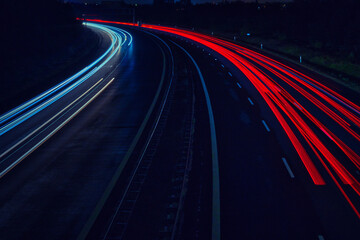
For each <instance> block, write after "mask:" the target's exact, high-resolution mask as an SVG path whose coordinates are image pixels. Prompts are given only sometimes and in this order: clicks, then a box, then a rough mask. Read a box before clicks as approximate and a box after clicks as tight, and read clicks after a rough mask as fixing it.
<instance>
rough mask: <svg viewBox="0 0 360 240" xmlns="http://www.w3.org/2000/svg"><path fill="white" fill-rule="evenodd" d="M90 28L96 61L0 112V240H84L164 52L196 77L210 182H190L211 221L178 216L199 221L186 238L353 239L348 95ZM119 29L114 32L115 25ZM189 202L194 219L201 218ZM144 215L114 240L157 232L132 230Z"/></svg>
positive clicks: (220, 45)
mask: <svg viewBox="0 0 360 240" xmlns="http://www.w3.org/2000/svg"><path fill="white" fill-rule="evenodd" d="M91 21H93V22H101V23H103V24H105V23H106V24H107V25H90V24H89V23H88V25H89V27H92V28H94V29H96V31H102V34H106V35H108V37H109V38H110V39H111V46H109V47H108V50H107V51H106V52H105V53H104V55H103V56H101V57H100V58H99V59H98V60H96V61H95V62H94V63H92V64H91V65H89V66H88V67H86V68H84V69H83V70H82V71H80V72H79V73H77V74H75V75H74V76H72V77H70V78H68V79H66V80H64V81H63V82H61V83H60V84H58V85H57V86H55V87H53V88H51V89H49V90H48V91H46V92H44V93H43V94H41V95H39V96H37V97H35V98H33V99H32V100H30V101H28V102H26V103H24V104H22V105H20V106H19V107H17V108H15V109H13V110H11V111H9V112H8V113H5V114H3V115H1V116H0V142H1V145H0V154H1V155H0V177H1V179H0V180H1V182H0V187H1V188H2V189H3V195H2V197H0V202H1V203H2V207H1V208H0V213H1V215H2V218H0V226H1V228H0V231H1V233H6V234H8V235H7V236H12V237H13V238H24V236H32V237H35V238H36V239H40V238H43V239H49V238H51V239H67V238H74V237H75V236H81V238H80V239H82V238H84V237H88V238H90V239H91V237H93V236H92V235H87V234H88V233H89V231H90V229H91V227H93V225H92V224H93V223H94V222H93V221H95V219H96V217H97V215H96V214H95V215H96V216H95V218H93V216H94V214H93V213H94V211H95V212H96V208H97V207H98V206H99V202H101V201H102V200H103V199H102V198H101V196H104V194H103V193H104V191H105V189H106V187H107V186H109V185H108V184H109V182H110V185H111V181H110V180H111V178H112V176H113V174H114V173H115V170H116V169H117V167H118V166H119V164H121V159H124V155H125V153H126V152H127V151H128V149H129V147H130V143H131V142H132V141H133V139H136V136H135V135H136V133H139V132H137V131H138V129H141V127H140V125H141V123H142V122H143V120H144V118H145V119H146V117H145V115H146V112H147V111H148V109H149V106H150V103H151V102H152V101H154V102H156V101H155V100H154V99H156V98H157V97H158V94H155V92H160V91H164V90H163V88H164V87H162V84H163V82H164V81H165V80H164V79H166V81H170V75H171V74H170V73H171V71H173V69H171V66H169V62H171V60H169V59H171V58H170V56H169V55H171V56H172V52H177V56H178V61H187V62H189V65H191V66H193V69H194V72H195V73H196V74H195V75H196V77H195V80H194V81H198V82H199V86H200V89H201V91H200V90H198V92H195V95H196V99H197V100H196V101H195V102H196V104H199V102H201V101H204V102H205V103H206V105H205V106H206V107H205V108H206V110H204V111H206V112H207V114H206V116H205V119H207V122H206V123H197V124H203V125H206V126H208V125H209V126H210V128H209V129H208V131H209V138H210V139H209V142H210V140H211V144H210V145H211V147H210V149H208V150H209V153H210V156H211V157H209V159H208V162H209V164H210V165H209V166H211V172H212V181H211V182H204V183H202V184H204V185H206V186H210V185H211V191H210V192H211V194H210V195H211V197H209V198H208V200H207V201H209V202H210V203H211V204H210V205H211V209H210V210H211V211H209V212H211V214H210V215H211V221H208V220H205V221H204V223H202V222H201V223H196V222H195V220H193V219H187V221H188V222H191V221H194V222H191V223H194V224H200V225H201V224H203V225H201V227H198V229H196V228H195V227H194V228H195V229H196V231H197V234H198V231H200V229H201V231H200V235H199V236H207V237H204V238H203V239H209V236H212V239H221V238H222V239H356V237H358V236H360V235H359V234H360V220H359V218H360V214H359V211H360V185H359V173H360V172H359V170H360V157H359V154H360V131H359V130H360V107H359V105H358V104H359V102H358V99H357V98H356V94H354V93H351V91H347V90H344V91H340V90H342V88H343V87H341V86H340V87H339V88H338V89H337V90H336V91H335V90H333V88H332V87H328V86H327V84H326V81H324V80H321V79H317V78H316V77H313V76H308V74H304V73H303V71H302V70H299V68H298V67H296V66H294V67H289V66H288V65H287V64H284V63H283V62H282V61H281V62H279V61H276V60H274V59H271V58H269V57H267V56H264V55H262V54H261V53H258V52H256V51H252V50H250V49H247V48H243V47H241V46H239V45H236V44H233V43H231V42H228V41H224V40H221V39H217V38H214V37H211V36H207V35H203V34H198V33H196V32H192V31H186V30H181V29H176V28H168V27H161V26H155V25H145V24H144V25H142V27H141V28H139V27H137V26H135V25H134V24H129V23H120V22H108V21H101V20H91ZM118 24H122V25H123V26H122V28H124V29H126V31H125V30H120V29H118V28H114V26H119V25H118ZM144 31H146V32H151V33H152V34H154V35H157V36H159V37H160V38H159V37H157V36H153V35H149V34H147V33H144ZM130 33H131V34H130ZM160 46H161V47H160ZM166 46H167V47H168V50H167V47H166ZM167 51H168V53H166V54H165V53H164V52H167ZM126 54H127V55H126ZM179 55H181V57H179ZM172 57H173V56H172ZM123 60H124V62H123V63H122V61H123ZM122 64H125V65H124V66H122ZM115 69H116V70H115ZM160 79H162V80H161V81H160ZM159 82H160V84H159ZM170 82H171V81H170ZM114 85H116V86H114ZM330 85H331V86H334V84H333V83H331V84H330ZM164 86H169V89H170V87H171V84H170V85H167V84H165V83H164ZM335 86H336V84H335ZM165 89H166V88H165ZM339 89H340V90H339ZM167 91H169V90H167ZM109 92H110V93H109ZM340 92H350V93H351V94H349V96H347V94H342V93H341V94H340ZM154 96H155V98H154ZM354 96H355V97H354ZM96 99H100V100H99V102H98V103H97V100H96ZM199 99H200V100H199ZM201 99H203V100H201ZM150 109H151V106H150ZM80 112H81V114H80ZM77 115H79V116H77ZM75 116H77V118H75ZM81 116H83V117H81ZM104 119H105V120H104ZM196 121H198V119H196ZM65 125H66V127H65ZM60 129H62V131H59V130H60ZM196 131H197V130H196V129H195V132H196ZM92 133H96V134H92ZM50 137H51V138H50ZM49 139H51V140H50V141H48V140H49ZM45 142H46V143H47V144H48V145H46V144H45ZM45 145H46V147H44V146H45ZM195 145H196V144H195ZM40 146H42V147H40ZM88 146H89V147H88ZM130 148H131V147H130ZM35 150H36V151H35ZM195 151H196V149H195ZM84 152H86V153H84ZM193 161H196V159H193ZM120 173H121V172H120ZM190 184H191V183H190ZM205 188H206V187H204V189H205ZM16 189H19V190H16ZM159 191H162V190H161V189H160V190H159ZM204 191H205V190H204ZM105 192H106V191H105ZM59 199H61V200H59ZM105 200H106V199H105ZM193 204H194V206H196V209H197V211H199V212H200V213H201V211H205V210H206V208H204V209H205V210H204V209H202V208H200V207H203V205H199V208H197V207H198V206H197V205H196V204H197V203H195V202H194V203H193ZM205 205H206V204H205ZM94 209H95V210H94ZM143 214H144V216H138V218H136V224H134V223H133V225H132V226H133V227H132V228H130V230H129V233H128V235H124V236H133V238H131V237H129V239H134V238H135V237H138V238H144V237H146V236H150V235H149V234H156V233H157V232H158V230H157V229H148V228H142V226H145V227H146V226H147V225H146V224H148V223H147V222H146V219H147V218H146V214H147V212H145V213H143ZM194 214H195V213H194ZM200 215H201V214H200ZM205 215H206V214H205ZM115 216H116V214H115V215H114V217H113V219H116V218H115ZM111 217H112V216H110V217H109V219H111ZM23 219H26V221H24V220H23ZM39 219H44V220H39ZM154 221H155V220H154ZM89 222H90V223H91V224H89ZM106 224H107V222H106V223H105V228H107V229H110V228H111V227H112V226H111V225H106ZM130 224H131V223H130ZM185 225H186V223H185ZM95 227H96V224H95ZM185 227H186V226H185ZM188 228H189V227H188ZM190 228H191V227H190ZM84 229H85V230H84ZM185 229H186V228H185ZM115 230H116V228H115ZM194 231H195V230H194ZM114 232H115V233H116V231H114ZM204 232H205V233H204ZM79 233H81V234H82V235H78V234H79ZM83 233H84V234H83ZM90 233H91V232H90ZM112 234H113V233H112V232H111V233H110V234H109V235H107V234H105V237H104V238H105V239H107V238H110V237H108V236H113V235H112ZM101 236H104V234H102V235H101ZM121 236H123V235H121ZM189 236H194V235H192V234H191V233H190V235H189ZM190 238H191V237H190ZM200 239H202V238H201V237H200Z"/></svg>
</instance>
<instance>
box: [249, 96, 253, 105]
mask: <svg viewBox="0 0 360 240" xmlns="http://www.w3.org/2000/svg"><path fill="white" fill-rule="evenodd" d="M248 100H249V102H250V104H251V105H253V106H254V103H253V101H252V100H251V98H249V97H248Z"/></svg>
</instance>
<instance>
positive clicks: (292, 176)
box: [281, 157, 321, 236]
mask: <svg viewBox="0 0 360 240" xmlns="http://www.w3.org/2000/svg"><path fill="white" fill-rule="evenodd" d="M281 159H282V160H283V163H284V165H285V167H286V170H287V171H288V173H289V175H290V177H291V178H295V176H294V173H293V172H292V171H291V168H290V166H289V164H288V162H287V161H286V159H285V158H284V157H283V158H281ZM319 236H321V235H319Z"/></svg>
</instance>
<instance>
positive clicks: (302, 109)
mask: <svg viewBox="0 0 360 240" xmlns="http://www.w3.org/2000/svg"><path fill="white" fill-rule="evenodd" d="M87 21H93V22H101V23H112V24H123V25H130V26H137V25H136V24H132V23H123V22H112V21H103V20H96V19H93V20H90V19H87ZM141 27H143V28H147V29H153V30H158V31H163V32H167V33H172V34H176V35H178V36H182V37H185V38H187V39H190V40H193V41H195V42H197V43H200V44H202V45H204V46H206V47H208V48H210V49H212V50H214V51H216V52H217V53H219V54H221V55H222V56H223V57H225V58H226V59H227V60H229V61H230V62H231V63H232V64H233V65H234V66H236V67H237V68H238V69H239V70H240V71H241V72H242V73H243V74H244V75H245V76H246V77H247V79H248V80H249V81H250V82H251V83H252V85H253V86H254V87H255V88H256V89H257V91H258V92H259V93H260V95H261V96H262V98H263V99H264V100H265V102H266V103H267V105H268V106H269V108H270V109H271V111H272V112H273V114H274V115H275V117H276V119H277V120H278V121H279V123H280V125H281V126H282V128H283V130H284V131H285V133H286V135H287V136H288V138H289V140H290V141H291V143H292V145H293V146H294V148H295V150H296V152H297V154H298V155H299V157H300V159H301V161H302V163H303V164H304V166H305V168H306V169H307V171H308V173H309V175H310V177H311V179H312V181H313V182H314V184H316V185H325V181H324V179H323V177H322V176H321V174H320V173H319V171H318V169H317V168H316V166H315V164H314V162H313V160H315V159H317V160H318V161H319V162H320V163H321V165H322V166H323V167H324V169H325V170H326V172H328V174H329V176H330V177H331V179H332V180H333V181H334V183H335V185H336V186H337V187H338V188H339V190H340V191H341V193H342V194H343V195H344V197H345V199H346V200H347V201H348V203H349V204H350V206H351V207H352V209H353V210H354V212H355V213H356V215H357V216H358V217H359V218H360V213H359V211H358V209H357V208H356V206H355V205H354V203H353V202H352V200H351V199H350V197H349V195H348V194H347V193H346V192H345V190H344V188H343V187H342V185H341V184H340V181H341V182H342V183H343V184H348V185H349V186H351V188H352V189H353V191H354V192H355V193H356V194H357V195H359V196H360V183H359V181H358V180H357V179H356V178H355V177H354V176H353V175H352V174H351V173H350V170H348V169H347V168H346V167H345V166H348V168H349V166H351V167H350V168H351V169H352V168H354V167H355V168H356V169H360V156H359V155H358V153H356V151H359V149H360V147H359V143H360V135H359V133H357V132H356V130H354V129H357V131H358V129H359V128H360V117H359V115H360V107H359V106H358V105H356V104H355V103H353V102H351V101H350V100H348V99H346V98H345V97H343V96H341V95H340V94H339V93H337V92H335V91H333V90H332V89H330V88H328V87H327V86H325V85H324V84H322V83H320V82H318V81H316V80H315V79H313V78H311V77H309V76H306V75H305V74H303V73H301V72H299V71H298V70H295V69H293V68H291V67H289V66H286V65H285V64H283V63H280V62H278V61H276V60H274V59H271V58H269V57H267V56H264V55H262V54H260V53H258V52H255V51H252V50H250V49H247V48H244V47H241V46H238V45H236V44H234V43H231V42H228V41H225V40H221V39H218V38H215V37H212V36H207V35H204V34H199V33H195V32H192V31H186V30H181V29H176V28H169V27H161V26H156V25H148V24H143V25H142V26H141ZM260 67H261V68H262V69H265V70H266V71H268V72H269V73H271V74H273V75H274V76H276V77H277V79H276V80H277V81H279V80H281V82H277V81H276V80H275V79H273V78H271V77H270V76H269V75H268V74H266V73H265V72H264V71H263V70H261V69H260ZM286 89H290V90H291V91H293V92H295V93H296V94H300V96H302V99H305V100H306V104H301V103H300V102H299V101H298V100H296V99H295V97H294V94H290V93H289V92H288V91H287V90H286ZM305 105H306V106H305ZM309 105H310V106H311V107H308V106H309ZM314 107H315V108H317V110H320V111H321V112H322V113H323V114H325V116H326V117H327V118H329V119H331V120H332V121H333V122H334V123H333V125H336V127H337V128H339V127H340V128H341V129H343V130H345V132H346V134H345V135H344V136H345V137H344V136H343V140H341V139H340V137H339V136H337V135H336V134H335V133H333V132H332V131H331V130H330V129H329V128H328V127H326V126H325V124H324V123H322V122H321V120H319V119H318V117H316V116H315V115H314V114H312V113H310V111H311V110H312V109H313V108H314ZM314 126H315V127H316V128H315V131H314V130H313V128H314ZM293 128H295V132H298V133H300V134H301V138H298V137H297V135H296V134H295V132H294V130H293ZM319 130H320V131H319ZM316 132H319V133H316ZM321 133H323V134H324V135H321ZM324 136H326V137H327V138H326V139H329V140H330V141H331V142H333V143H335V145H336V146H337V147H338V148H339V149H340V150H341V151H342V152H343V153H344V154H345V156H346V157H347V158H348V159H346V157H345V156H344V157H342V158H340V159H339V158H337V157H335V156H334V153H332V151H331V150H333V149H329V148H328V147H326V146H325V142H326V140H322V139H324ZM345 141H346V142H352V145H353V148H354V146H357V148H356V149H355V150H353V149H352V148H351V147H349V146H348V145H347V144H346V143H345ZM302 142H304V143H306V144H307V146H308V148H309V150H310V149H311V150H312V153H313V155H314V156H315V157H313V158H315V159H311V157H310V156H309V152H308V151H307V150H306V147H305V146H304V145H303V143H302ZM349 160H350V161H349ZM350 164H352V165H350ZM334 173H335V174H336V175H335V174H334ZM336 176H337V177H336ZM339 180H340V181H339Z"/></svg>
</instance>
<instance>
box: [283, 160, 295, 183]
mask: <svg viewBox="0 0 360 240" xmlns="http://www.w3.org/2000/svg"><path fill="white" fill-rule="evenodd" d="M281 159H282V160H283V163H284V165H285V167H286V169H287V171H288V173H289V175H290V177H291V178H295V176H294V173H293V172H292V171H291V168H290V166H289V164H288V162H287V161H286V159H285V158H284V157H283V158H281Z"/></svg>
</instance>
